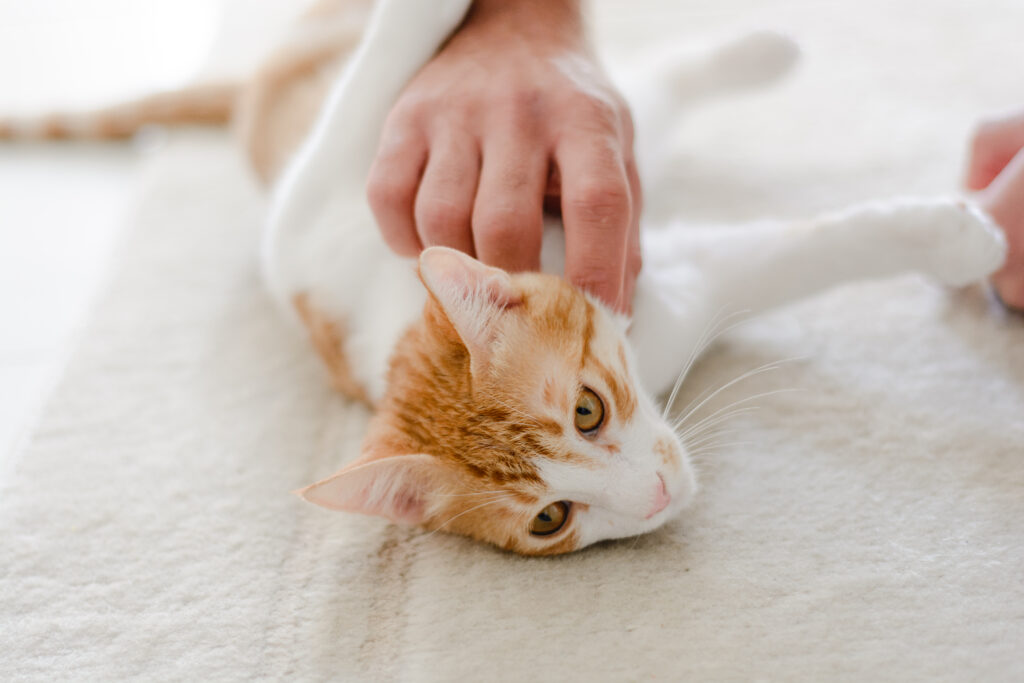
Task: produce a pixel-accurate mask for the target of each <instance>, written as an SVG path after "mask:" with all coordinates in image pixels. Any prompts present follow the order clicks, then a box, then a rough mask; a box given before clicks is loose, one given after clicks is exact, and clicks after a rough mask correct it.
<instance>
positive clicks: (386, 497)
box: [296, 454, 448, 524]
mask: <svg viewBox="0 0 1024 683" xmlns="http://www.w3.org/2000/svg"><path fill="white" fill-rule="evenodd" d="M447 479H448V476H447V473H446V470H445V468H444V465H443V464H441V463H440V462H439V461H438V459H437V458H435V457H433V456H430V455H423V454H414V455H395V456H387V457H383V458H380V457H377V458H360V459H359V460H356V461H355V462H353V463H351V464H350V465H347V466H345V467H343V468H342V469H341V470H339V471H338V472H336V473H335V474H333V475H331V476H330V477H328V478H327V479H324V480H323V481H319V482H317V483H315V484H313V485H311V486H307V487H306V488H304V489H300V490H299V491H296V493H298V494H299V495H300V496H302V497H303V498H305V499H306V500H308V501H309V502H311V503H316V504H317V505H320V506H322V507H325V508H328V509H331V510H342V511H345V512H359V513H362V514H365V515H379V516H381V517H386V518H388V519H390V520H391V521H392V522H398V523H402V524H422V523H423V522H424V521H426V519H427V517H428V516H429V515H430V512H431V508H432V504H433V502H434V499H435V495H436V492H437V491H439V490H442V489H444V488H445V484H446V482H447Z"/></svg>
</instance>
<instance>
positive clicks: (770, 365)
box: [676, 358, 802, 425]
mask: <svg viewBox="0 0 1024 683" xmlns="http://www.w3.org/2000/svg"><path fill="white" fill-rule="evenodd" d="M796 360H802V358H786V359H783V360H778V361H772V362H771V363H765V364H764V365H761V366H759V367H756V368H754V369H753V370H748V371H747V372H744V373H743V374H742V375H740V376H739V377H736V378H734V379H732V380H730V381H728V382H726V383H725V384H723V385H722V386H720V387H718V388H717V389H715V390H714V391H713V392H711V393H710V394H709V395H708V396H706V397H705V398H704V399H703V400H701V401H700V402H699V403H697V405H695V406H694V407H693V408H690V409H689V410H688V411H687V412H686V413H685V414H684V415H683V416H682V417H681V418H679V419H678V420H677V421H676V424H677V425H680V424H682V423H683V422H685V421H686V419H687V418H688V417H690V416H691V415H693V414H694V413H695V412H697V411H698V410H699V409H700V408H701V407H702V406H704V405H705V404H706V403H707V402H708V401H710V400H711V399H713V398H714V397H715V396H717V395H718V394H720V393H722V392H723V391H725V390H726V389H728V388H729V387H731V386H733V385H735V384H738V383H739V382H742V381H743V380H745V379H747V378H750V377H754V376H755V375H760V374H762V373H765V372H770V371H772V370H777V369H779V367H781V366H782V364H784V363H790V362H793V361H796Z"/></svg>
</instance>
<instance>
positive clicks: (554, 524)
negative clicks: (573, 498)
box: [530, 500, 571, 536]
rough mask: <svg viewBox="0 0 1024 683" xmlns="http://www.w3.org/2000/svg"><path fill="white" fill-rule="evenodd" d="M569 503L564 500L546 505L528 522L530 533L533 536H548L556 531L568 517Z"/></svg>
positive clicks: (563, 524)
mask: <svg viewBox="0 0 1024 683" xmlns="http://www.w3.org/2000/svg"><path fill="white" fill-rule="evenodd" d="M570 505H571V503H569V502H567V501H564V500H560V501H558V502H557V503H552V504H551V505H548V506H547V507H546V508H544V509H543V510H541V511H540V514H539V515H537V516H536V517H534V518H533V521H531V522H530V533H531V534H533V535H534V536H550V535H551V534H553V533H555V532H557V531H558V530H559V529H561V528H562V527H563V526H565V523H566V521H567V520H568V519H569V507H570Z"/></svg>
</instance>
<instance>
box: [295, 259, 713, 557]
mask: <svg viewBox="0 0 1024 683" xmlns="http://www.w3.org/2000/svg"><path fill="white" fill-rule="evenodd" d="M420 278H421V280H422V281H423V284H424V285H425V286H426V288H427V290H428V291H429V293H430V296H429V297H428V301H427V303H426V306H425V308H424V312H423V318H422V320H421V321H420V322H419V323H418V324H417V325H415V326H414V327H413V328H412V329H411V330H410V331H409V332H408V333H407V335H406V336H405V337H404V338H403V340H402V341H401V343H400V344H399V345H398V346H397V347H396V350H395V353H394V355H393V357H392V362H391V368H390V370H389V375H388V388H387V392H386V395H385V397H384V398H383V399H382V400H381V401H380V403H379V404H378V405H377V407H376V408H377V411H376V414H375V416H374V418H373V420H372V421H371V424H370V429H369V432H368V434H367V437H366V441H365V443H364V446H363V454H362V457H360V458H359V459H358V460H357V461H356V462H354V463H352V464H351V465H348V466H347V467H345V468H344V469H342V470H341V471H340V472H338V473H337V474H335V475H334V476H332V477H330V478H328V479H326V480H324V481H322V482H319V483H317V484H314V485H312V486H310V487H308V488H307V489H304V490H303V491H302V494H303V495H304V497H305V498H306V499H307V500H310V501H312V502H315V503H318V504H320V505H323V506H325V507H328V508H332V509H337V510H347V511H354V512H362V513H369V514H377V515H382V516H384V517H387V518H389V519H391V520H393V521H396V522H402V523H411V524H418V525H422V526H424V527H426V528H428V529H441V530H444V531H448V532H452V533H458V534H463V535H466V536H471V537H473V538H477V539H480V540H483V541H487V542H490V543H493V544H495V545H498V546H501V547H503V548H507V549H510V550H514V551H516V552H519V553H523V554H527V555H547V554H556V553H565V552H570V551H572V550H577V549H579V548H582V547H584V546H587V545H590V544H591V543H594V542H596V541H601V540H604V539H610V538H621V537H624V536H634V535H637V534H642V533H645V532H648V531H651V530H653V529H655V528H657V527H659V526H661V525H662V524H663V523H664V522H665V521H667V520H668V519H670V518H672V517H673V516H674V515H675V514H677V513H678V512H679V511H680V510H681V509H682V508H683V507H684V506H685V505H686V504H687V503H688V502H689V501H690V499H691V498H692V496H693V493H694V491H695V488H696V484H695V480H694V475H693V469H692V467H691V465H690V462H689V458H688V456H687V454H686V452H685V450H684V448H683V446H682V444H681V443H680V441H679V439H678V438H677V436H676V434H675V433H674V432H673V430H672V428H671V427H670V426H669V424H668V423H666V421H665V420H664V419H663V418H662V417H661V414H660V412H659V411H658V410H657V409H656V408H655V405H654V403H653V401H652V400H651V398H650V397H649V396H648V395H647V394H646V393H645V392H644V391H643V390H642V389H641V387H640V386H639V383H638V380H637V376H636V373H635V371H634V369H633V365H634V361H633V359H632V357H631V356H632V353H631V351H630V347H629V344H628V342H627V340H626V336H625V329H626V324H625V321H624V320H623V319H622V318H621V317H620V316H617V315H615V314H614V313H612V312H611V311H610V310H609V309H607V308H605V307H604V306H603V305H601V304H600V303H598V302H597V301H596V300H594V299H592V298H590V297H589V296H587V295H585V294H583V293H582V292H581V291H580V290H578V289H576V288H575V287H572V286H571V285H569V284H567V283H566V282H565V281H564V280H562V279H561V278H558V277H554V276H551V275H541V274H535V273H533V274H516V275H509V274H508V273H506V272H504V271H502V270H499V269H497V268H491V267H488V266H485V265H483V264H481V263H480V262H478V261H476V260H474V259H473V258H471V257H469V256H466V255H464V254H461V253H459V252H456V251H453V250H451V249H443V248H436V247H435V248H431V249H427V250H426V251H424V252H423V254H422V256H421V258H420Z"/></svg>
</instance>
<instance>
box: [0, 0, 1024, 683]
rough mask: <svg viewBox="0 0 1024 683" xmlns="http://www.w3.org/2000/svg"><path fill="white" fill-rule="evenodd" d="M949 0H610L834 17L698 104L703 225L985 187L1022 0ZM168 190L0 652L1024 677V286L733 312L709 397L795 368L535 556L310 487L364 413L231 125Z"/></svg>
mask: <svg viewBox="0 0 1024 683" xmlns="http://www.w3.org/2000/svg"><path fill="white" fill-rule="evenodd" d="M925 7H926V6H925V5H922V4H921V3H919V2H915V1H913V0H903V1H901V2H882V1H881V0H868V1H866V2H859V3H852V2H838V1H836V2H819V3H789V2H781V1H776V2H765V1H761V0H757V1H755V0H746V1H741V0H724V1H712V0H690V1H688V2H685V3H683V2H679V3H674V2H673V3H669V2H665V3H663V4H661V3H656V2H644V3H642V9H643V11H641V4H640V3H628V4H627V3H613V2H607V3H604V4H600V5H599V7H598V18H597V21H596V30H597V33H598V35H599V36H600V37H601V43H602V45H604V46H606V48H607V49H608V51H609V52H610V53H616V52H619V53H629V52H630V51H631V50H632V47H633V46H636V45H639V44H647V43H650V42H653V41H654V40H656V39H657V38H658V37H662V38H664V37H670V38H672V39H673V40H677V41H691V40H697V39H698V38H700V39H703V38H705V37H707V36H710V35H713V34H714V35H721V36H727V35H730V34H733V33H735V32H737V31H739V30H741V29H742V28H743V27H756V26H773V27H778V28H782V29H786V30H789V31H791V32H792V33H793V34H794V35H796V36H797V37H798V38H799V39H800V41H801V43H802V44H803V46H804V49H805V52H806V61H805V63H804V64H803V66H802V67H801V69H800V71H799V72H798V73H797V74H796V75H795V76H794V77H793V78H792V79H790V80H789V81H787V82H786V83H785V84H783V85H782V86H780V87H778V88H776V89H773V90H771V91H765V92H763V93H760V94H756V95H751V96H747V97H744V98H742V99H736V100H730V101H721V102H717V103H715V104H713V105H709V106H708V107H706V108H703V109H700V110H695V111H693V112H692V113H690V114H689V115H688V116H687V118H686V120H685V125H684V126H683V128H682V129H681V132H680V135H679V138H678V140H676V141H675V142H676V143H678V144H681V145H684V146H685V148H686V149H687V150H688V153H689V157H690V164H689V165H688V167H687V168H686V169H685V170H684V171H682V172H681V173H680V174H679V178H678V179H677V183H678V184H677V185H676V187H675V188H674V189H673V190H672V192H673V200H674V201H677V202H681V203H682V205H683V206H685V207H686V211H685V212H686V214H687V215H688V216H690V217H691V218H692V219H693V220H695V221H700V222H705V223H706V222H716V221H730V220H742V219H750V218H759V217H763V216H768V215H771V216H800V215H807V214H809V213H812V212H813V211H816V210H819V209H822V208H828V207H835V206H838V205H840V204H842V203H845V202H849V201H854V200H858V199H863V198H867V197H872V196H891V195H895V194H903V193H929V192H948V191H952V190H954V189H955V188H956V186H957V184H958V179H959V175H960V173H961V167H962V154H963V149H964V146H965V140H966V136H967V132H968V129H969V126H970V123H971V121H972V120H973V119H974V118H975V117H977V116H978V115H980V114H981V113H983V112H985V111H987V110H990V109H992V108H998V107H1005V106H1009V105H1011V104H1014V103H1024V89H1022V87H1021V82H1020V79H1019V74H1017V73H1016V70H1015V67H1016V66H1017V65H1019V64H1021V63H1022V61H1024V41H1021V40H1020V38H1019V29H1020V27H1021V26H1022V25H1024V5H1022V4H1021V3H1019V2H1017V1H1016V0H1013V1H1005V2H997V1H995V0H993V1H992V2H988V3H985V10H984V11H983V10H981V9H979V7H978V6H973V5H971V6H969V5H968V4H966V3H962V2H957V1H956V0H935V1H934V2H930V3H927V8H926V9H925ZM145 188H146V189H145V191H144V192H143V193H142V196H141V197H140V199H139V202H138V208H137V210H136V212H135V213H134V216H133V218H132V220H131V226H130V229H129V230H128V231H127V234H126V237H125V239H124V242H123V244H122V246H121V249H120V252H119V258H118V259H117V265H116V272H115V273H114V275H113V276H112V278H111V282H110V285H109V287H108V288H107V290H106V292H105V294H104V295H103V297H102V298H101V300H100V301H99V303H98V305H97V306H96V308H95V311H94V313H93V315H92V320H91V324H90V325H89V327H88V331H87V333H86V334H85V335H84V337H83V339H82V342H81V346H80V348H79V349H78V350H77V352H76V353H75V354H74V356H73V358H72V360H71V362H70V364H69V365H68V367H67V370H66V373H65V375H64V377H63V379H62V381H61V382H60V383H59V385H58V386H57V388H56V390H55V391H54V393H53V395H52V397H51V398H50V400H49V402H48V405H47V406H46V408H45V411H44V413H43V414H42V415H41V417H40V419H39V422H38V426H37V428H36V430H35V434H34V437H33V438H32V439H31V441H30V443H29V444H28V446H27V447H26V448H25V449H24V451H23V452H22V453H21V454H20V457H19V458H18V460H17V463H16V465H15V468H14V471H13V472H12V473H11V474H10V476H9V477H8V482H7V486H6V488H5V489H4V490H3V491H2V492H0V679H3V680H22V679H26V680H27V679H33V680H55V679H83V680H113V679H121V678H137V679H143V680H231V679H234V680H253V679H272V680H279V679H293V680H325V679H335V680H392V679H402V680H422V681H439V680H445V681H447V680H467V681H470V680H531V679H540V680H557V679H568V680H751V679H758V680H913V679H916V680H930V681H931V680H1007V681H1009V680H1020V679H1022V678H1024V658H1022V657H1021V652H1022V646H1024V527H1022V524H1021V520H1022V519H1024V319H1022V318H1020V317H1015V316H1011V315H1006V314H1004V313H1002V312H1001V311H1000V310H999V309H998V308H996V307H994V306H992V305H991V303H990V302H989V300H988V299H987V298H986V296H985V294H984V292H983V291H982V290H981V289H980V288H975V289H969V290H965V291H961V292H948V291H944V290H942V289H941V288H938V287H936V286H934V285H932V284H930V283H928V282H926V281H924V280H922V279H920V278H917V277H906V278H900V279H897V280H892V281H887V282H879V283H871V284H865V285H859V286H851V287H847V288H844V289H841V290H837V291H834V292H831V293H828V294H826V295H823V296H821V297H818V298H816V299H814V300H812V301H809V302H806V303H804V304H801V305H798V306H794V307H791V308H788V309H786V310H784V311H781V312H779V313H777V314H774V315H771V316H768V317H765V318H762V319H760V320H758V321H756V322H753V323H751V324H749V325H748V326H746V327H745V328H742V329H740V330H738V331H737V332H735V333H733V334H730V335H729V336H728V337H727V338H726V339H724V340H723V341H722V342H721V343H720V344H719V345H718V346H717V347H716V348H715V349H714V350H713V351H712V352H711V353H710V354H709V355H708V356H707V357H706V358H705V359H704V360H703V361H702V362H700V363H699V365H698V366H697V368H696V369H695V371H694V373H693V375H692V377H691V378H690V381H689V382H688V385H687V388H686V389H685V391H684V394H685V395H684V396H683V398H682V401H683V403H682V404H681V405H685V403H686V402H688V401H689V400H690V399H692V398H693V397H695V396H696V395H698V394H699V393H700V392H701V391H702V390H703V389H705V388H707V387H709V386H716V385H718V384H721V383H723V382H725V381H727V380H729V379H731V378H732V377H734V376H736V375H738V374H740V373H742V372H744V371H745V370H748V369H750V368H753V367H755V366H757V365H759V364H761V363H763V362H766V361H772V360H778V359H782V358H794V357H798V358H801V359H802V360H798V361H793V362H790V363H787V364H785V365H784V367H783V368H782V369H780V370H778V371H776V372H773V373H767V374H764V375H759V376H757V377H755V378H752V379H751V380H749V381H747V382H745V383H742V384H741V385H740V386H738V387H737V388H736V391H735V392H733V393H728V392H727V394H726V395H724V396H722V397H720V400H718V401H716V402H715V404H714V405H712V406H709V407H710V408H711V409H715V408H718V407H721V406H724V405H726V404H727V403H729V402H730V401H733V400H736V399H738V398H742V397H743V396H745V395H750V394H753V393H757V392H762V391H773V390H777V389H790V388H792V389H797V391H794V392H788V393H781V394H777V395H775V396H772V397H768V398H765V399H763V400H761V401H757V402H756V403H757V405H758V406H759V410H757V411H756V412H753V413H751V414H748V415H744V416H741V417H738V418H737V419H736V420H735V421H734V422H733V423H731V425H730V426H729V429H730V430H734V431H733V433H732V434H730V436H729V438H727V439H724V441H727V442H730V443H732V445H728V444H723V446H722V447H721V448H719V449H718V450H716V451H714V452H711V453H707V454H705V455H703V456H702V457H701V458H700V463H699V464H700V472H701V477H702V492H701V494H700V495H699V497H698V500H697V502H696V504H695V506H694V507H693V509H692V510H690V511H689V512H688V513H687V514H685V515H684V516H683V517H682V518H681V519H679V520H678V521H676V522H674V523H671V524H669V525H668V526H667V527H666V528H664V529H663V530H661V531H659V532H657V533H654V534H652V535H649V536H646V537H642V538H638V539H630V540H625V541H621V542H615V543H610V544H604V545H600V546H598V547H594V548H592V549H589V550H587V551H584V552H582V553H579V554H576V555H572V556H567V557H563V558H556V559H523V558H519V557H515V556H511V555H508V554H506V553H503V552H499V551H497V550H493V549H491V548H489V547H484V546H481V545H477V544H475V543H473V542H470V541H467V540H464V539H461V538H455V537H451V536H447V535H444V534H433V535H428V534H425V533H421V532H418V531H410V530H405V529H400V528H397V527H394V526H389V525H387V524H385V523H384V522H382V521H379V520H376V519H368V518H355V517H345V516H342V515H336V514H331V513H328V512H325V511H323V510H321V509H319V508H314V507H312V506H309V505H307V504H304V503H303V502H301V501H300V500H299V499H297V498H296V497H294V496H292V495H290V494H289V493H288V492H289V490H291V489H293V488H295V487H298V486H301V485H304V484H306V483H309V482H311V481H313V480H315V479H316V478H318V477H320V476H322V475H324V474H325V473H328V472H330V471H332V470H333V469H334V468H335V467H336V466H338V465H339V464H340V463H342V462H344V461H345V460H346V459H348V458H351V457H353V456H354V454H355V446H356V444H357V442H358V440H359V438H360V436H361V433H362V430H363V427H364V425H365V421H366V418H367V415H366V413H365V412H364V411H363V410H361V409H359V408H357V407H354V406H352V405H350V404H348V403H346V402H345V401H344V400H342V399H340V398H338V397H337V396H335V395H333V394H332V393H331V391H330V390H329V388H328V385H327V381H326V378H325V377H324V373H323V372H322V371H321V369H320V367H319V366H318V364H317V362H316V361H315V360H314V358H313V356H312V354H311V353H310V352H309V350H308V348H307V346H306V343H305V342H304V340H302V339H298V338H296V337H294V336H293V335H292V333H291V332H290V330H288V329H287V328H286V327H285V326H284V325H282V324H281V323H280V321H279V319H278V317H277V315H276V313H275V311H274V309H273V307H272V306H271V303H270V301H269V299H268V297H267V296H266V295H265V294H264V292H263V289H262V288H261V285H260V281H259V277H258V272H257V264H256V253H257V235H258V232H259V224H260V220H261V212H262V210H263V204H262V201H261V199H260V197H259V196H258V194H257V193H256V191H255V190H254V189H253V186H252V185H251V183H250V182H249V180H248V178H247V176H246V174H245V172H244V169H243V167H242V165H241V162H240V161H239V160H238V158H237V157H236V155H235V153H234V151H233V149H232V147H231V145H230V144H229V142H228V141H227V140H226V139H225V138H224V137H223V136H219V135H200V134H186V135H179V136H176V137H175V138H174V140H173V141H172V142H171V144H169V145H168V146H167V147H166V149H165V150H164V151H162V152H161V153H159V154H158V155H157V157H156V158H155V159H154V161H153V162H152V163H151V165H150V168H149V170H148V179H147V182H146V183H145ZM652 192H653V190H652ZM654 199H655V200H654V201H653V202H652V210H657V208H658V201H656V198H654ZM751 286H757V283H755V282H752V283H751ZM735 442H743V443H735Z"/></svg>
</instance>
